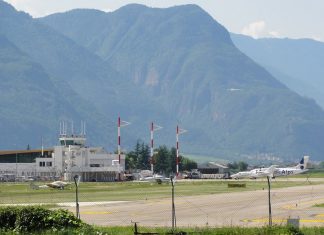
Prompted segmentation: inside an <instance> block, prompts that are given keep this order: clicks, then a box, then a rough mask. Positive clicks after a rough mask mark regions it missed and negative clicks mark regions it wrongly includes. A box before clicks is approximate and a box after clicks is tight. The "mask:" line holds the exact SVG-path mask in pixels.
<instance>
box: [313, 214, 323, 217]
mask: <svg viewBox="0 0 324 235" xmlns="http://www.w3.org/2000/svg"><path fill="white" fill-rule="evenodd" d="M315 217H324V214H317V215H315Z"/></svg>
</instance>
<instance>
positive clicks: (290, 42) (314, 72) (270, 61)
mask: <svg viewBox="0 0 324 235" xmlns="http://www.w3.org/2000/svg"><path fill="white" fill-rule="evenodd" d="M231 38H232V40H233V42H234V44H235V45H236V46H237V47H238V48H239V49H240V50H241V51H242V52H244V53H245V54H246V55H248V56H249V57H251V58H252V59H253V60H254V61H256V62H257V63H259V64H260V65H262V66H264V67H265V68H266V69H267V70H268V71H269V72H271V74H273V75H274V76H275V77H276V78H277V79H278V80H280V81H281V82H282V83H284V84H286V85H287V86H288V87H289V88H291V89H292V90H294V91H296V92H297V93H299V94H301V95H303V96H307V97H310V98H313V99H315V100H316V102H317V103H318V104H319V105H320V106H321V107H322V108H324V92H323V90H321V89H320V88H321V87H323V85H324V80H323V77H324V43H323V42H319V41H315V40H312V39H289V38H284V39H279V38H262V39H253V38H251V37H248V36H244V35H239V34H231Z"/></svg>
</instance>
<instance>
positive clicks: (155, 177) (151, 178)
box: [140, 174, 170, 183]
mask: <svg viewBox="0 0 324 235" xmlns="http://www.w3.org/2000/svg"><path fill="white" fill-rule="evenodd" d="M140 181H144V182H152V181H153V182H158V183H161V182H170V178H166V177H164V176H163V175H158V174H154V175H153V176H147V177H141V178H140Z"/></svg>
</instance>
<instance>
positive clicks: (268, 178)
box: [267, 176, 272, 227]
mask: <svg viewBox="0 0 324 235" xmlns="http://www.w3.org/2000/svg"><path fill="white" fill-rule="evenodd" d="M267 180H268V202H269V227H271V226H272V214H271V192H270V190H271V187H270V177H269V176H267Z"/></svg>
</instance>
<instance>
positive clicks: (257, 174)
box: [231, 165, 276, 179]
mask: <svg viewBox="0 0 324 235" xmlns="http://www.w3.org/2000/svg"><path fill="white" fill-rule="evenodd" d="M275 169H276V165H272V166H270V167H268V168H256V169H253V170H250V171H241V172H238V173H236V174H234V175H231V177H232V178H233V179H241V178H251V179H256V178H261V177H267V176H270V177H273V174H274V171H275Z"/></svg>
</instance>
